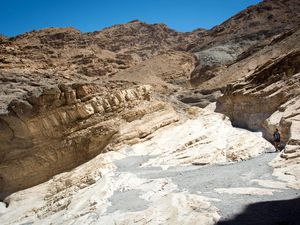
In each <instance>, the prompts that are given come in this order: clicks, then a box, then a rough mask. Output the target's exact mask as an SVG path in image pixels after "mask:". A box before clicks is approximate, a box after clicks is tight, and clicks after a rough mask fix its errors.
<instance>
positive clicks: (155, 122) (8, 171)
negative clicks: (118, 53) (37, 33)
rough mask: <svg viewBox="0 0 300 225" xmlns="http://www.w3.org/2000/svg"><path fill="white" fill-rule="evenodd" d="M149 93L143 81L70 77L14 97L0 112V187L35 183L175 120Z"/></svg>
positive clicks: (12, 188)
mask: <svg viewBox="0 0 300 225" xmlns="http://www.w3.org/2000/svg"><path fill="white" fill-rule="evenodd" d="M126 86H127V87H126ZM150 95H151V87H150V86H147V85H144V86H132V85H128V84H127V85H126V84H125V83H120V82H119V83H117V82H115V83H107V84H101V85H99V84H98V85H97V84H88V83H85V84H79V83H75V84H73V85H71V84H70V85H63V84H61V85H56V86H51V87H39V88H36V89H35V90H34V91H31V92H29V93H27V95H26V96H25V97H24V98H23V99H14V100H13V101H11V102H10V104H9V105H8V106H7V109H6V110H5V111H4V112H2V114H1V115H0V127H1V130H0V140H1V146H0V154H1V165H0V177H1V192H2V193H10V192H14V191H17V190H20V189H23V188H27V187H30V186H33V185H36V184H39V183H41V182H43V181H46V180H47V179H49V178H50V177H52V176H53V175H55V174H57V173H60V172H64V171H66V170H69V169H72V168H74V167H75V166H78V165H80V164H82V163H83V162H86V161H88V160H89V159H91V158H93V157H94V156H96V155H98V154H99V153H101V152H103V151H104V149H105V147H107V149H106V150H108V149H109V148H113V147H114V146H116V145H117V144H118V143H123V144H124V143H134V142H136V141H138V139H139V138H144V137H146V136H147V135H149V134H150V133H152V132H153V131H155V130H156V129H159V128H160V127H162V126H165V125H167V124H169V123H172V122H174V121H176V120H178V116H177V115H176V113H175V112H174V111H173V110H172V108H171V107H170V106H168V105H167V104H166V103H163V102H159V101H157V100H155V99H151V97H150ZM148 114H151V115H148ZM145 123H147V124H145ZM139 124H144V126H143V127H141V128H139ZM108 144H109V146H107V145H108Z"/></svg>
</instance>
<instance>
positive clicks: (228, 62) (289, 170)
mask: <svg viewBox="0 0 300 225" xmlns="http://www.w3.org/2000/svg"><path fill="white" fill-rule="evenodd" d="M299 25H300V5H299V3H298V2H297V1H296V0H272V1H271V0H265V1H262V2H261V3H259V4H257V5H255V6H251V7H248V8H247V9H245V10H243V11H242V12H240V13H238V14H237V15H235V16H233V17H231V18H230V19H228V20H227V21H225V22H224V23H222V24H220V25H218V26H216V27H214V28H212V29H210V30H205V29H197V30H195V31H193V32H187V33H181V32H177V31H175V30H172V29H170V28H168V27H167V26H166V25H165V24H146V23H144V22H141V21H139V20H134V21H131V22H129V23H127V24H120V25H115V26H112V27H108V28H105V29H103V30H100V31H95V32H90V33H82V32H81V31H79V30H77V29H75V28H71V27H70V28H46V29H42V30H35V31H31V32H28V33H25V34H21V35H18V36H16V37H11V38H8V37H4V36H3V37H2V36H1V37H0V53H1V54H0V86H1V89H0V142H1V145H0V199H1V202H0V220H1V223H2V224H83V223H87V224H160V223H163V224H264V225H265V224H274V221H275V219H276V218H277V217H276V215H275V214H274V215H273V214H272V215H273V217H274V216H275V217H274V218H275V219H274V220H273V219H271V216H270V215H271V212H268V215H267V214H266V215H267V216H266V217H265V219H263V220H262V221H261V222H260V223H259V221H255V222H253V223H250V222H251V219H250V220H249V218H248V220H249V221H250V222H249V221H242V220H241V221H238V214H239V213H242V209H243V208H245V207H247V206H249V205H250V206H253V205H252V204H255V203H260V202H263V201H291V202H292V201H296V203H294V204H297V203H298V204H299V189H300V166H299V163H300V122H299V121H300V117H299V115H300V97H299V94H300V66H299V65H300V64H299V63H300V44H299V40H300V39H299V35H300V26H299ZM275 128H279V130H280V133H281V152H279V153H274V150H275V149H274V146H273V143H272V142H273V136H272V135H273V132H274V130H275ZM270 204H271V203H270ZM274 204H275V203H274ZM287 204H288V203H287ZM253 207H254V206H253ZM270 207H272V204H271V206H270ZM266 210H267V209H266ZM278 210H279V208H278ZM262 213H264V212H262ZM278 215H279V214H278ZM280 215H281V214H280ZM290 215H292V216H288V215H287V214H284V212H282V215H281V216H282V218H281V219H282V220H283V222H285V224H296V223H297V222H298V223H299V219H300V218H299V215H300V211H299V207H295V208H294V209H293V210H292V211H291V214H290ZM297 215H298V217H297ZM269 216H270V218H269ZM258 218H259V217H258ZM258 218H257V219H258ZM235 219H236V221H234V220H235ZM277 219H278V220H279V219H280V218H277ZM235 222H236V223H235ZM238 222H240V223H238ZM247 222H249V223H247ZM275 222H278V221H275Z"/></svg>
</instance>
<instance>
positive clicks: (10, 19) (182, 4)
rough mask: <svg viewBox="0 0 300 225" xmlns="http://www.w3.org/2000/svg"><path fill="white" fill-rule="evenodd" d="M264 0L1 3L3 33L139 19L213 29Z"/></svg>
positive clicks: (12, 0)
mask: <svg viewBox="0 0 300 225" xmlns="http://www.w3.org/2000/svg"><path fill="white" fill-rule="evenodd" d="M258 2H260V0H123V1H122V0H98V1H97V0H82V1H79V0H69V1H67V0H1V1H0V5H1V13H0V33H1V34H4V35H6V36H15V35H17V34H20V33H24V32H27V31H31V30H34V29H41V28H46V27H69V26H72V27H75V28H77V29H79V30H81V31H83V32H89V31H95V30H100V29H102V28H104V27H108V26H111V25H114V24H120V23H127V22H129V21H131V20H134V19H138V20H141V21H143V22H146V23H165V24H167V25H168V26H169V27H170V28H173V29H175V30H177V31H192V30H194V29H196V28H211V27H213V26H215V25H218V24H220V23H222V22H223V21H225V20H226V19H228V18H229V17H231V16H233V15H234V14H236V13H237V12H239V11H241V10H242V9H245V8H246V7H248V6H250V5H254V4H256V3H258Z"/></svg>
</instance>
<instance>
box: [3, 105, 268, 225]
mask: <svg viewBox="0 0 300 225" xmlns="http://www.w3.org/2000/svg"><path fill="white" fill-rule="evenodd" d="M187 113H188V114H187V115H188V117H186V115H181V116H182V117H183V118H182V120H181V121H180V122H177V123H173V124H170V125H169V126H166V127H164V128H161V129H159V130H156V131H155V132H153V133H152V134H151V135H150V137H149V139H145V140H144V141H142V142H139V143H136V144H131V145H125V146H124V145H123V146H122V147H121V148H119V146H117V149H118V151H109V152H105V153H102V154H100V155H98V156H96V157H95V158H93V159H91V160H90V161H88V162H86V163H84V164H82V165H80V166H78V167H77V168H75V169H73V170H71V171H69V172H65V173H61V174H58V175H56V176H54V177H53V178H52V179H50V180H49V181H48V182H45V183H42V184H39V185H37V186H35V187H32V188H29V189H26V190H23V191H19V192H16V193H14V194H12V195H10V196H9V197H7V198H6V199H5V202H6V203H7V204H9V207H8V208H5V207H2V208H1V205H0V210H1V211H0V219H1V222H2V223H3V224H20V223H37V224H38V223H40V224H45V223H46V224H47V223H53V224H72V223H75V224H81V223H87V222H89V223H101V224H102V223H105V224H132V223H136V224H145V223H149V224H158V223H160V222H166V221H170V222H167V224H191V225H192V224H203V225H213V224H215V223H216V222H217V221H218V220H219V218H220V215H219V213H218V209H217V207H216V206H214V202H216V201H220V200H219V199H214V198H208V197H204V196H202V195H201V193H191V192H190V191H188V190H183V189H182V188H180V187H178V183H176V182H175V181H174V180H173V179H171V178H170V177H168V176H167V173H166V175H164V174H163V172H164V171H166V172H167V171H168V169H170V168H174V169H179V170H180V169H182V171H184V170H185V168H186V169H187V170H188V169H192V170H193V169H195V168H191V166H194V165H197V168H199V166H207V165H212V164H226V163H232V162H237V161H242V160H246V159H250V158H252V157H255V156H258V155H259V154H262V153H264V152H266V151H270V149H271V148H272V145H271V144H270V143H268V142H267V141H266V140H264V139H263V138H262V137H261V135H259V134H257V133H253V132H250V131H246V130H242V129H238V128H234V127H232V126H231V124H230V121H229V119H228V118H227V117H225V116H224V115H222V114H217V113H214V112H212V111H210V110H207V109H203V110H200V109H198V108H190V109H188V110H187ZM133 122H134V121H133ZM133 125H134V124H133ZM152 170H155V171H156V172H155V176H156V175H159V174H161V176H160V177H158V178H155V177H153V175H154V174H153V171H152ZM147 171H148V172H149V173H148V172H147ZM151 171H152V172H151ZM147 174H148V175H149V176H150V177H148V176H144V175H147ZM195 175H197V174H195ZM1 213H2V214H1Z"/></svg>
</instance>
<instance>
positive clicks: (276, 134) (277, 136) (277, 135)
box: [273, 128, 280, 152]
mask: <svg viewBox="0 0 300 225" xmlns="http://www.w3.org/2000/svg"><path fill="white" fill-rule="evenodd" d="M273 138H274V146H275V149H276V152H277V151H280V150H279V146H280V133H279V131H278V128H276V129H275V131H274V133H273Z"/></svg>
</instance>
